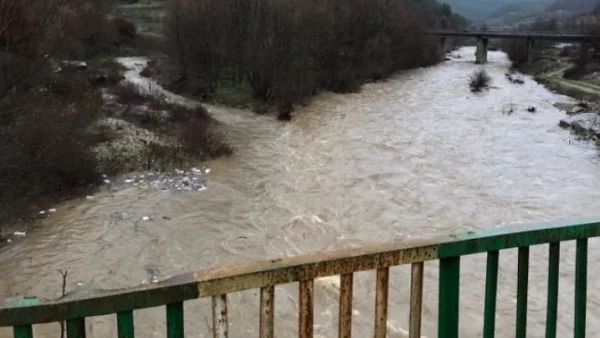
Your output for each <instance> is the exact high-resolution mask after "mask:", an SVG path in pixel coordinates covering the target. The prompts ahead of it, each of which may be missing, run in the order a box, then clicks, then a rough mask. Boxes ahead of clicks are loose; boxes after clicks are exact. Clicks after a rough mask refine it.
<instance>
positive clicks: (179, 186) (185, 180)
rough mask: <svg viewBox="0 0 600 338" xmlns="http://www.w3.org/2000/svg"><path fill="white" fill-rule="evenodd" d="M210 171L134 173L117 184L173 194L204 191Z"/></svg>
mask: <svg viewBox="0 0 600 338" xmlns="http://www.w3.org/2000/svg"><path fill="white" fill-rule="evenodd" d="M210 171H211V170H210V168H191V169H190V170H188V171H185V170H179V169H175V170H174V171H169V172H144V173H133V174H126V175H123V176H122V177H120V178H119V179H118V180H117V181H115V184H116V185H121V186H132V187H138V188H140V189H148V190H156V191H171V192H173V193H177V192H185V191H204V190H206V189H207V188H208V185H207V183H206V178H205V176H206V175H207V174H208V173H210Z"/></svg>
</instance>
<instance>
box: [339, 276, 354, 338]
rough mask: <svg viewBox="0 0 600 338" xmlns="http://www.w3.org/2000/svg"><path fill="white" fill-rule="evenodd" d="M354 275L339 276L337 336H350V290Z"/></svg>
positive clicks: (340, 337) (351, 290) (351, 289)
mask: <svg viewBox="0 0 600 338" xmlns="http://www.w3.org/2000/svg"><path fill="white" fill-rule="evenodd" d="M353 285H354V275H353V274H352V273H347V274H343V275H341V276H340V313H339V325H338V326H339V329H338V337H339V338H350V337H352V292H353Z"/></svg>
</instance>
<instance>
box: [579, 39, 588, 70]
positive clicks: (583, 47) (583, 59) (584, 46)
mask: <svg viewBox="0 0 600 338" xmlns="http://www.w3.org/2000/svg"><path fill="white" fill-rule="evenodd" d="M579 53H580V54H579V61H578V63H579V65H580V66H585V65H587V63H588V61H590V43H589V42H588V41H581V43H580V47H579Z"/></svg>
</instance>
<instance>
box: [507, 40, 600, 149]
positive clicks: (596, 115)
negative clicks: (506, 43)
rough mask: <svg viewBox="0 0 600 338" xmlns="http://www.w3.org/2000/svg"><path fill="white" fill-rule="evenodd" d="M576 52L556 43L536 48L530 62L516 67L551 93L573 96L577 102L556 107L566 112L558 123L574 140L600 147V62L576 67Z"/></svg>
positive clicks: (568, 45)
mask: <svg viewBox="0 0 600 338" xmlns="http://www.w3.org/2000/svg"><path fill="white" fill-rule="evenodd" d="M578 53H579V50H578V46H576V45H571V44H559V45H557V46H554V47H552V48H546V49H543V50H541V51H538V52H537V54H536V58H535V59H534V61H533V62H532V63H530V64H522V65H518V66H516V69H517V70H518V71H520V72H523V73H525V74H528V75H531V76H533V77H534V79H535V80H536V81H537V82H539V83H541V84H543V85H545V86H546V87H547V88H548V89H550V90H552V91H553V92H556V93H559V94H563V95H567V96H570V97H573V98H575V99H577V100H578V101H579V103H577V104H571V105H560V106H559V107H558V108H559V109H561V110H562V111H564V112H565V114H566V115H567V116H565V118H564V119H561V120H560V121H559V126H560V127H562V128H565V129H569V130H571V131H572V133H573V134H574V135H575V136H576V138H577V139H580V140H593V141H595V142H596V143H597V144H598V145H599V146H600V124H599V123H600V80H599V79H600V65H599V64H598V63H597V61H595V60H592V61H591V62H590V63H588V64H587V65H586V66H585V67H581V66H579V65H578V58H579V54H578Z"/></svg>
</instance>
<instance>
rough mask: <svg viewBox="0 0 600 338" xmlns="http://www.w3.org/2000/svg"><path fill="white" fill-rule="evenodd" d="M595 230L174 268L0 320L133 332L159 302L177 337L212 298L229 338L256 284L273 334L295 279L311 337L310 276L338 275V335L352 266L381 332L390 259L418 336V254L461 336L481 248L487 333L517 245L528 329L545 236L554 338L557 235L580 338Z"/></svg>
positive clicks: (17, 333)
mask: <svg viewBox="0 0 600 338" xmlns="http://www.w3.org/2000/svg"><path fill="white" fill-rule="evenodd" d="M598 236H600V218H596V219H584V220H578V221H561V222H553V223H543V224H533V225H519V226H513V227H506V228H493V229H487V230H481V231H467V232H463V233H459V234H455V235H449V236H439V237H435V238H429V239H418V240H410V241H403V242H398V243H389V244H381V245H373V246H364V247H361V248H354V249H347V250H338V251H332V252H321V253H313V254H308V255H302V256H296V257H289V258H282V259H275V260H269V261H263V262H255V263H250V264H244V265H238V266H231V267H220V268H215V269H211V270H207V271H202V272H195V273H188V274H183V275H179V276H175V277H173V278H170V279H168V280H166V281H163V282H161V283H158V284H153V285H144V286H140V287H136V288H130V289H122V290H111V291H96V292H92V293H90V294H86V295H77V294H75V295H72V296H70V295H67V296H66V297H64V298H61V299H58V300H53V301H47V300H42V299H39V298H36V297H16V298H7V299H2V298H0V326H12V327H13V332H14V337H15V338H31V337H33V329H32V325H34V324H40V323H49V322H58V321H63V320H66V321H67V325H66V327H67V329H66V331H67V337H68V338H84V337H85V318H86V317H93V316H101V315H109V314H116V317H117V327H118V336H119V337H120V338H130V337H134V335H135V333H134V324H133V323H134V316H133V310H137V309H144V308H150V307H158V306H165V307H166V315H167V337H169V338H176V337H177V338H179V337H184V311H183V302H184V301H187V300H192V299H197V298H204V297H211V298H212V313H213V322H212V328H213V333H214V336H215V337H228V315H227V294H229V293H232V292H237V291H243V290H249V289H260V306H259V307H260V316H259V318H257V322H258V323H259V327H260V329H259V332H260V337H262V338H272V337H274V322H275V318H274V297H275V286H276V285H280V284H287V283H298V285H299V298H300V306H299V323H298V336H299V337H303V338H305V337H312V335H313V295H314V280H315V279H316V278H320V277H327V276H336V275H340V280H341V282H340V295H339V297H340V302H339V304H340V306H339V323H338V326H339V329H338V332H339V337H350V336H351V333H352V332H351V330H352V329H351V328H352V299H353V274H354V273H355V272H359V271H366V270H375V271H376V296H375V333H374V336H375V337H385V336H386V321H387V311H388V306H387V305H388V284H389V271H390V267H393V266H398V265H406V264H411V266H412V268H411V269H412V274H411V298H410V310H411V312H410V320H409V322H410V325H409V337H411V338H416V337H420V335H421V312H422V311H421V309H422V292H423V271H424V262H426V261H432V260H439V263H440V264H439V269H440V273H439V314H438V337H440V338H458V337H459V325H458V324H459V321H458V319H459V297H460V295H459V285H460V260H461V257H462V256H465V255H471V254H479V253H486V254H487V267H486V285H485V303H484V323H483V327H484V337H494V332H495V315H496V297H497V283H498V262H499V254H500V251H501V250H505V249H511V248H518V276H516V277H517V279H518V280H517V305H516V306H517V314H516V315H517V325H516V337H525V336H526V328H527V288H528V271H529V248H530V247H531V246H534V245H542V244H548V248H549V265H548V267H549V268H548V302H547V321H546V337H556V321H557V304H558V278H559V261H560V243H561V242H564V241H576V256H575V257H576V258H575V259H576V262H575V266H576V267H575V276H573V278H574V280H575V293H574V295H573V296H574V298H575V308H574V318H575V321H574V337H576V338H580V337H585V328H586V298H587V257H588V238H592V237H598Z"/></svg>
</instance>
